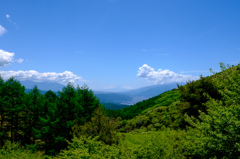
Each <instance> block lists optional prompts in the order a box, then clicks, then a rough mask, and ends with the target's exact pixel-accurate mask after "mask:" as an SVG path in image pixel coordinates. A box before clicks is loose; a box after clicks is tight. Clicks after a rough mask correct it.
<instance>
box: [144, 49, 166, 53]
mask: <svg viewBox="0 0 240 159" xmlns="http://www.w3.org/2000/svg"><path fill="white" fill-rule="evenodd" d="M161 50H164V49H142V50H141V51H142V52H153V51H161Z"/></svg>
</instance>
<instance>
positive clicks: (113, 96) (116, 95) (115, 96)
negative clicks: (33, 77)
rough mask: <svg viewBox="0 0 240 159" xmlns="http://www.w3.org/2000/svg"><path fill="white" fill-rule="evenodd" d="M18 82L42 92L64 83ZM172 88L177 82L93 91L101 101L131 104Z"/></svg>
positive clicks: (57, 89) (54, 89) (27, 89)
mask: <svg viewBox="0 0 240 159" xmlns="http://www.w3.org/2000/svg"><path fill="white" fill-rule="evenodd" d="M20 83H21V84H22V85H24V86H25V87H26V92H28V91H30V90H31V89H32V88H33V87H34V86H35V85H37V87H38V89H39V90H40V92H41V93H42V94H44V93H45V92H47V91H48V90H52V91H53V92H55V93H57V92H58V91H61V90H62V88H63V87H64V85H62V84H59V83H56V82H55V83H53V82H34V81H29V80H27V81H20ZM182 84H184V83H179V85H182ZM173 88H177V83H171V84H161V85H153V86H147V87H142V88H137V89H133V90H129V91H123V92H106V91H94V90H93V92H94V94H95V96H96V97H97V98H98V99H99V100H100V102H101V103H113V104H116V105H119V106H120V105H133V104H135V103H137V102H140V101H142V100H145V99H148V98H151V97H154V96H157V95H159V94H161V93H163V92H166V91H168V90H172V89H173Z"/></svg>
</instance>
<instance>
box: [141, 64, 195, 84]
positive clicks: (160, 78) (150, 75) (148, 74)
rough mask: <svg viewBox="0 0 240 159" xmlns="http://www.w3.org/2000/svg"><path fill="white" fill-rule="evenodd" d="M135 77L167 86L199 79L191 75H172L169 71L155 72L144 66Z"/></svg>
mask: <svg viewBox="0 0 240 159" xmlns="http://www.w3.org/2000/svg"><path fill="white" fill-rule="evenodd" d="M137 76H138V77H139V78H144V79H147V80H149V81H152V82H153V83H154V84H167V83H174V82H186V81H188V80H197V79H199V77H196V76H192V75H182V74H177V73H174V72H173V71H170V70H167V69H166V70H162V69H158V70H157V71H155V70H154V68H152V67H150V66H148V65H147V64H144V65H143V66H142V67H140V68H139V70H138V74H137Z"/></svg>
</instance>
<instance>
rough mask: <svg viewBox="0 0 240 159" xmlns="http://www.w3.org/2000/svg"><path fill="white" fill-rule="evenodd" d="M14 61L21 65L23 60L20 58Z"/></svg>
mask: <svg viewBox="0 0 240 159" xmlns="http://www.w3.org/2000/svg"><path fill="white" fill-rule="evenodd" d="M15 61H17V62H18V63H22V62H23V61H24V60H23V59H22V58H20V59H17V60H15Z"/></svg>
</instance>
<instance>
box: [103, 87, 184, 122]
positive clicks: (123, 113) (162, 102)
mask: <svg viewBox="0 0 240 159" xmlns="http://www.w3.org/2000/svg"><path fill="white" fill-rule="evenodd" d="M179 98H180V93H179V91H178V90H176V89H173V90H172V91H167V92H165V93H162V94H160V95H159V96H156V97H153V98H149V99H147V100H143V101H142V102H139V103H136V104H134V105H133V106H130V107H126V108H123V109H121V110H109V109H106V110H105V112H106V114H107V116H109V117H114V118H117V117H121V118H122V119H132V118H134V117H135V116H137V115H140V114H141V113H144V112H146V111H148V110H150V109H151V108H152V107H157V106H168V105H170V104H171V103H173V102H175V101H177V100H179Z"/></svg>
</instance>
